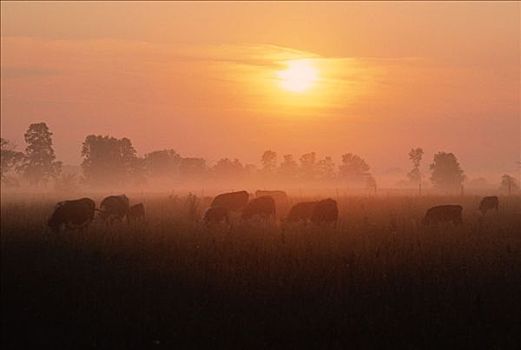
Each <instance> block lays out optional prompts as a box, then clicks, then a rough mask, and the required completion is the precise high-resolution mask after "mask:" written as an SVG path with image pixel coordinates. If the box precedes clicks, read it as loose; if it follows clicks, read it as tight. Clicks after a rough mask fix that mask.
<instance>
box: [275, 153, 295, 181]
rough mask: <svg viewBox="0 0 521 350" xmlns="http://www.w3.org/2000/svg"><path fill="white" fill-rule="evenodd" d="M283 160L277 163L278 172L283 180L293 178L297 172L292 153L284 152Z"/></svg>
mask: <svg viewBox="0 0 521 350" xmlns="http://www.w3.org/2000/svg"><path fill="white" fill-rule="evenodd" d="M283 158H284V160H283V161H282V162H281V163H280V165H279V174H280V176H281V177H282V178H283V179H285V180H293V179H295V177H296V176H297V173H298V164H297V162H296V161H295V160H294V159H293V155H291V154H285V155H284V156H283Z"/></svg>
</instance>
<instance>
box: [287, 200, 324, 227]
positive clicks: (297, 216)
mask: <svg viewBox="0 0 521 350" xmlns="http://www.w3.org/2000/svg"><path fill="white" fill-rule="evenodd" d="M317 203H318V201H313V202H300V203H297V204H295V205H293V206H292V207H291V209H290V210H289V213H288V216H287V217H286V220H285V221H286V222H288V223H292V222H308V221H310V220H311V215H312V214H313V209H315V206H316V205H317Z"/></svg>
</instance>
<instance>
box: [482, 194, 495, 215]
mask: <svg viewBox="0 0 521 350" xmlns="http://www.w3.org/2000/svg"><path fill="white" fill-rule="evenodd" d="M490 209H496V212H497V211H498V209H499V199H498V198H497V196H488V197H483V199H482V200H481V203H479V211H481V214H483V215H485V214H486V213H487V211H488V210H490Z"/></svg>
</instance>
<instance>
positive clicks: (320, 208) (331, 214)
mask: <svg viewBox="0 0 521 350" xmlns="http://www.w3.org/2000/svg"><path fill="white" fill-rule="evenodd" d="M337 220H338V206H337V203H336V201H335V200H334V199H331V198H328V199H324V200H321V201H318V202H317V203H316V205H315V207H314V208H313V212H312V213H311V222H312V223H314V224H319V225H320V224H329V223H334V224H336V222H337Z"/></svg>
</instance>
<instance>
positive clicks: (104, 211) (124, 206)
mask: <svg viewBox="0 0 521 350" xmlns="http://www.w3.org/2000/svg"><path fill="white" fill-rule="evenodd" d="M129 209H130V205H129V200H128V197H127V196H126V195H124V194H121V195H119V196H108V197H105V198H104V199H103V200H102V201H101V204H100V216H101V218H102V219H103V221H105V223H106V224H112V223H113V222H114V221H116V220H118V221H123V219H124V218H125V217H127V215H128V211H129Z"/></svg>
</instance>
